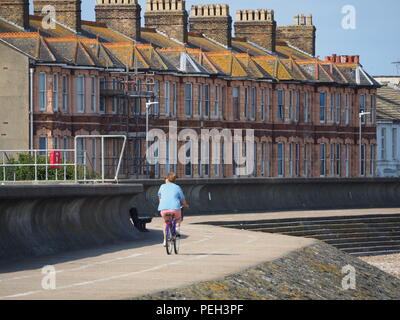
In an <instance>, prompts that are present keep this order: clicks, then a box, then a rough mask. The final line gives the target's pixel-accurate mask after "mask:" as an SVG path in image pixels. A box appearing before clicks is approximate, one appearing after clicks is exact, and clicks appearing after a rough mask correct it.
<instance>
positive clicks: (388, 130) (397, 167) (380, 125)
mask: <svg viewBox="0 0 400 320" xmlns="http://www.w3.org/2000/svg"><path fill="white" fill-rule="evenodd" d="M389 78H390V77H389ZM394 78H395V77H392V79H391V80H393V79H394ZM375 79H376V80H378V81H379V80H382V79H378V78H375ZM386 79H388V77H386ZM397 79H398V80H400V77H397ZM381 83H382V84H383V86H382V88H380V89H378V93H377V142H378V151H377V152H378V153H377V176H378V177H400V86H399V85H395V83H394V82H392V81H390V82H389V83H388V82H386V84H385V83H384V82H383V81H382V82H381Z"/></svg>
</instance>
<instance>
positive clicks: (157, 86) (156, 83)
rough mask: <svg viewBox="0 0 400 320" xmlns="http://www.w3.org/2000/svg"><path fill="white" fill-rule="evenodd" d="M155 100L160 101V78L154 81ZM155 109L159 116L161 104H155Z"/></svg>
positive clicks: (155, 113)
mask: <svg viewBox="0 0 400 320" xmlns="http://www.w3.org/2000/svg"><path fill="white" fill-rule="evenodd" d="M154 102H160V81H158V80H155V81H154ZM153 110H154V115H155V116H157V117H158V116H159V115H160V104H159V103H156V104H155V105H153Z"/></svg>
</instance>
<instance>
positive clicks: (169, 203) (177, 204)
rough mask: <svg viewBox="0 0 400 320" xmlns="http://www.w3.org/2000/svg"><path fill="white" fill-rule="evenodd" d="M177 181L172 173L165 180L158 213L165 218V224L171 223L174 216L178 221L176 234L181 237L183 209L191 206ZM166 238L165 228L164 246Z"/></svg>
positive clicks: (159, 192)
mask: <svg viewBox="0 0 400 320" xmlns="http://www.w3.org/2000/svg"><path fill="white" fill-rule="evenodd" d="M175 181H176V175H175V173H172V172H171V173H169V174H168V177H167V178H166V179H165V184H163V185H162V186H161V187H160V190H159V191H158V198H159V200H160V204H159V206H158V211H161V216H162V217H163V218H164V220H165V223H167V222H168V221H169V219H170V216H174V218H175V221H176V233H177V234H178V235H179V234H180V226H181V222H182V207H183V208H189V206H188V204H187V202H186V199H185V195H184V194H183V191H182V189H181V187H179V186H178V185H177V184H175ZM165 237H166V235H165V228H164V246H165V245H166V239H165Z"/></svg>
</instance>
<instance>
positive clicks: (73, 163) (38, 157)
mask: <svg viewBox="0 0 400 320" xmlns="http://www.w3.org/2000/svg"><path fill="white" fill-rule="evenodd" d="M108 138H112V139H123V144H122V148H121V151H120V156H119V157H118V163H117V165H116V169H115V175H114V177H113V178H106V172H105V167H106V159H107V158H106V156H105V153H106V150H105V140H106V139H108ZM79 139H100V141H101V151H100V159H101V160H100V161H101V170H100V172H97V170H95V168H94V166H93V164H92V163H91V162H90V159H89V157H88V152H87V151H86V150H84V149H81V150H78V148H77V147H78V143H77V142H78V140H79ZM126 141H127V138H126V136H124V135H80V136H76V137H75V139H74V149H27V150H0V182H10V181H11V182H17V181H35V182H38V181H73V182H75V183H80V182H84V183H88V182H101V183H105V182H117V183H118V177H119V172H120V168H121V162H122V159H123V154H124V151H125V146H126ZM53 152H54V153H56V152H57V153H58V155H59V156H60V159H59V161H57V162H51V161H50V155H51V154H52V153H53ZM71 159H73V160H71ZM88 159H89V160H88ZM112 165H113V166H114V167H115V165H114V162H113V163H112ZM90 167H91V168H90ZM30 168H31V169H30ZM32 168H33V169H32Z"/></svg>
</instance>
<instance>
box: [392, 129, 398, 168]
mask: <svg viewBox="0 0 400 320" xmlns="http://www.w3.org/2000/svg"><path fill="white" fill-rule="evenodd" d="M397 143H398V139H397V128H393V129H392V159H393V160H397V158H398V156H397V152H398V148H397V147H398V145H397Z"/></svg>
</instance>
